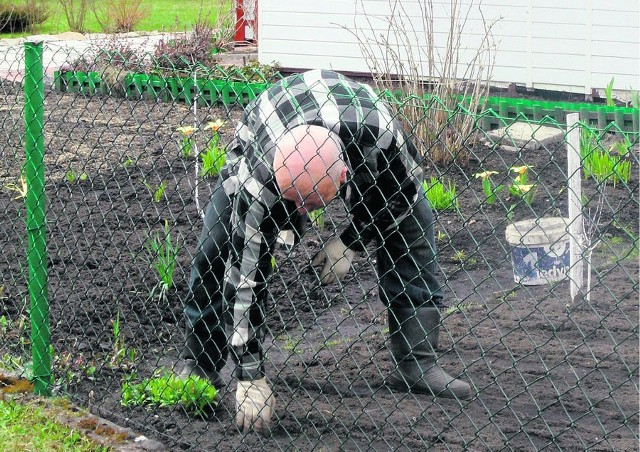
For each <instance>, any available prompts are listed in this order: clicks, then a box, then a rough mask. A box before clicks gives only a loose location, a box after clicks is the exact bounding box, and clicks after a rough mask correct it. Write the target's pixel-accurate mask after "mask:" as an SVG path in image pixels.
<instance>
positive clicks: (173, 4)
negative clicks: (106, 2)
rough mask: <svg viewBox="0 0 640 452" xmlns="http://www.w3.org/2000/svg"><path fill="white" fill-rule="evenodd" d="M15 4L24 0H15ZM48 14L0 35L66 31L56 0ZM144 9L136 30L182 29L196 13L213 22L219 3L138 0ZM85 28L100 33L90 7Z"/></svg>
mask: <svg viewBox="0 0 640 452" xmlns="http://www.w3.org/2000/svg"><path fill="white" fill-rule="evenodd" d="M222 2H223V4H224V5H225V6H224V7H223V12H224V14H226V11H229V10H230V8H231V0H222ZM16 3H18V4H21V3H24V0H17V2H16ZM45 3H46V4H47V6H48V8H49V18H48V19H47V20H46V21H45V22H44V23H43V24H41V25H39V26H38V27H37V28H36V29H35V30H32V31H30V32H27V33H14V34H0V38H7V37H22V36H29V35H32V34H58V33H64V32H66V31H69V26H68V25H67V20H66V17H65V15H64V11H63V9H62V6H61V5H60V2H59V1H58V0H47V1H46V2H45ZM142 5H144V10H145V11H149V14H147V15H146V17H145V18H144V19H142V21H141V22H140V23H139V24H138V26H137V27H136V31H156V30H157V31H184V30H185V29H190V28H191V27H192V25H193V24H194V23H195V22H196V21H197V20H198V18H199V17H203V18H206V17H209V19H210V21H211V23H212V24H215V20H216V17H217V15H218V11H219V10H221V8H220V6H219V5H220V3H219V2H218V1H216V0H214V1H209V2H205V1H203V0H183V1H175V0H142ZM85 28H86V32H87V33H102V29H101V28H100V25H99V24H98V21H97V20H96V18H95V15H94V14H93V12H92V11H91V10H90V11H88V12H87V17H86V22H85Z"/></svg>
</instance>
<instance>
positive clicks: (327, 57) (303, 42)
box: [258, 0, 640, 98]
mask: <svg viewBox="0 0 640 452" xmlns="http://www.w3.org/2000/svg"><path fill="white" fill-rule="evenodd" d="M428 3H431V4H433V18H434V20H433V29H434V33H433V36H434V38H433V42H434V43H435V47H436V48H437V49H439V51H440V52H444V47H445V45H446V39H447V35H448V30H449V23H450V18H451V13H450V10H451V8H450V3H451V2H450V1H446V0H431V1H430V2H429V1H428V0H319V1H318V0H315V1H311V0H259V2H258V30H259V35H258V55H259V60H260V62H261V63H263V64H269V63H272V62H277V63H279V64H280V65H282V66H283V67H285V68H292V69H296V70H302V69H312V68H331V69H334V70H337V71H343V72H351V73H370V72H371V69H370V66H369V65H368V64H367V60H366V59H365V58H364V57H363V53H362V45H361V44H362V42H363V41H364V42H366V40H367V39H369V38H368V36H374V35H377V36H379V35H380V33H385V32H387V31H388V30H385V28H387V27H386V25H385V24H388V23H389V19H390V18H395V20H396V21H398V22H400V21H401V22H402V25H403V26H405V25H407V28H406V29H407V30H410V33H409V34H410V35H411V36H412V37H413V39H412V44H411V52H418V53H416V54H414V56H413V58H414V60H416V59H417V60H420V59H421V58H422V57H421V56H420V55H419V53H420V49H424V48H425V45H424V44H425V42H424V40H425V39H426V38H425V32H424V24H423V17H424V16H425V14H424V13H423V12H422V11H421V10H422V8H424V7H425V4H428ZM459 3H463V5H462V8H461V13H460V16H463V17H466V18H467V20H466V23H465V24H464V28H463V32H462V33H461V36H462V41H461V42H462V48H463V49H466V50H464V51H463V53H462V59H461V61H460V63H461V64H460V65H459V71H458V74H462V73H463V72H464V69H465V67H467V66H468V62H469V60H470V59H471V58H472V56H473V55H475V54H476V53H477V49H478V47H479V44H480V41H481V38H482V37H483V36H484V35H485V33H484V31H483V30H484V28H483V23H488V22H491V21H497V22H496V23H495V25H494V27H493V29H492V36H493V38H494V41H495V44H496V49H497V50H496V53H495V66H494V70H493V74H492V84H493V85H494V86H502V87H504V86H507V85H509V84H512V83H513V84H516V86H523V87H527V88H531V89H544V90H553V91H564V92H572V93H584V94H585V95H586V96H589V95H591V94H592V92H593V91H592V90H594V89H595V90H598V91H599V93H600V95H603V91H604V88H605V87H606V86H607V84H609V82H610V81H611V79H612V78H615V81H614V89H615V91H614V93H615V94H617V95H618V96H617V97H621V98H625V97H626V98H628V97H629V94H630V90H632V89H633V90H640V75H639V74H640V0H606V1H605V0H520V1H513V0H484V1H480V0H461V1H460V2H459ZM483 18H484V21H483ZM390 39H391V38H390ZM405 48H406V46H405ZM459 77H461V75H459Z"/></svg>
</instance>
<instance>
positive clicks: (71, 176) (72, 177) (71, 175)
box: [64, 169, 89, 184]
mask: <svg viewBox="0 0 640 452" xmlns="http://www.w3.org/2000/svg"><path fill="white" fill-rule="evenodd" d="M88 177H89V176H87V173H80V174H77V173H76V172H75V171H74V170H73V169H69V170H68V171H67V172H66V173H65V175H64V178H65V180H66V181H67V182H68V183H69V184H73V183H75V182H77V181H85V180H87V178H88Z"/></svg>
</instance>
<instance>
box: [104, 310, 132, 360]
mask: <svg viewBox="0 0 640 452" xmlns="http://www.w3.org/2000/svg"><path fill="white" fill-rule="evenodd" d="M111 323H112V324H113V327H112V328H113V329H112V333H113V348H112V350H111V356H110V358H109V366H110V367H111V368H113V369H122V368H124V369H126V368H128V367H130V366H131V365H133V363H134V362H135V359H136V351H135V349H134V348H131V347H127V344H126V343H125V340H124V335H123V334H122V325H121V324H120V310H119V309H118V311H117V313H116V318H115V319H114V320H112V322H111Z"/></svg>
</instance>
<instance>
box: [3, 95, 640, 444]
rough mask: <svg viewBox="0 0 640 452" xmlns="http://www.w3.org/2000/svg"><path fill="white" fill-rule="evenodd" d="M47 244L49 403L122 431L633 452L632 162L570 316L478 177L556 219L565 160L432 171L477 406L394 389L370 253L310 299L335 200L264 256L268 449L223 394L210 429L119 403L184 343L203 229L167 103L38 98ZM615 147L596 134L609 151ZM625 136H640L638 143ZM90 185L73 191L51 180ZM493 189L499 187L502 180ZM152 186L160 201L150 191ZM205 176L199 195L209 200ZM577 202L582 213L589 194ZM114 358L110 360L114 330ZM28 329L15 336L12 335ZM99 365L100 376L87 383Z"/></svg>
mask: <svg viewBox="0 0 640 452" xmlns="http://www.w3.org/2000/svg"><path fill="white" fill-rule="evenodd" d="M1 88H2V90H3V91H2V92H3V93H4V97H5V99H6V101H5V102H3V106H2V107H1V108H0V124H1V125H2V134H0V146H1V147H2V149H4V150H3V161H2V162H1V164H0V178H1V179H2V186H3V187H4V186H5V185H6V184H8V183H15V182H16V181H17V179H18V176H19V172H20V167H21V165H22V164H23V163H24V159H23V151H22V148H21V140H22V130H23V127H24V126H23V120H22V119H21V118H20V114H21V104H20V103H18V98H19V97H20V92H19V90H18V89H17V88H16V87H15V86H11V85H8V84H4V85H2V86H1ZM46 104H47V105H46V113H45V115H46V124H45V130H46V137H45V142H46V171H47V183H46V192H47V201H46V202H47V214H48V218H47V221H48V223H47V234H48V270H49V299H50V305H51V306H50V315H51V333H52V341H53V348H54V351H55V359H54V372H55V385H56V390H57V391H59V392H61V393H66V394H69V395H71V397H72V399H73V400H74V401H77V402H79V403H81V404H83V405H84V406H89V407H90V409H91V410H92V411H93V412H95V413H99V414H101V415H102V416H104V417H106V418H108V419H109V420H111V421H113V422H116V423H118V424H120V425H126V426H129V427H132V428H134V429H136V430H138V431H140V432H142V433H144V434H145V435H146V436H149V437H151V438H155V439H157V440H159V441H161V442H163V443H164V444H166V445H167V447H169V448H171V449H175V448H185V449H186V448H193V449H194V450H233V449H242V450H245V449H246V450H262V449H267V450H274V449H287V450H289V449H295V450H310V449H327V450H342V449H346V450H360V449H372V450H386V449H407V450H423V449H425V448H427V447H432V448H434V449H436V450H441V449H443V450H444V449H451V450H462V449H470V450H498V449H512V450H537V449H542V448H547V447H549V448H554V449H559V450H584V449H587V448H591V449H594V450H612V449H615V450H637V446H638V241H637V240H638V239H637V235H638V230H637V226H638V224H637V223H638V158H637V150H638V148H637V141H636V147H635V150H634V152H633V155H632V156H631V160H632V163H633V169H632V180H631V181H630V182H629V184H627V185H625V184H618V185H617V186H616V187H609V188H608V189H607V191H606V198H605V199H606V203H605V205H604V206H605V209H604V213H603V215H602V217H601V219H600V222H599V225H598V236H599V237H601V238H602V240H603V241H602V243H601V244H600V245H599V247H598V248H596V251H595V253H594V258H593V261H594V270H593V280H592V287H591V292H590V300H589V301H588V300H586V298H585V299H582V300H578V301H576V302H572V301H571V300H570V296H569V283H568V281H562V282H558V283H553V284H547V285H541V286H522V285H519V284H516V283H515V282H514V277H513V271H512V267H511V260H510V246H509V245H508V244H507V243H506V240H505V227H506V226H507V224H508V223H509V221H508V219H507V213H506V212H507V209H508V208H509V206H510V205H512V204H514V202H515V201H514V200H513V199H508V195H507V192H506V190H505V191H504V192H502V193H501V195H500V198H501V201H500V202H497V203H495V204H492V205H487V204H486V203H483V195H482V191H481V186H480V181H479V180H478V179H476V178H474V177H473V174H475V173H477V172H479V171H482V170H495V171H499V172H500V176H499V177H503V178H504V177H506V176H507V175H508V168H510V167H511V166H517V165H523V164H527V165H530V166H532V167H533V168H532V170H531V171H532V174H531V175H530V179H533V180H535V182H536V183H537V184H538V185H539V186H538V192H537V195H536V198H535V201H534V203H533V205H532V206H531V207H529V206H526V205H523V204H522V203H521V204H520V205H518V206H517V207H516V208H515V210H514V211H513V219H514V220H521V219H527V218H533V217H535V216H539V217H543V216H544V217H548V216H566V215H567V201H566V198H567V196H566V185H567V182H566V179H567V177H566V172H567V171H566V151H565V148H564V146H562V145H557V146H555V147H552V148H546V149H538V150H535V151H530V150H524V151H521V152H513V151H506V150H500V149H494V148H493V147H490V146H487V145H484V144H477V145H476V146H475V147H474V148H473V155H472V158H471V160H470V161H469V163H468V164H467V165H466V166H464V167H460V166H458V165H448V166H446V167H439V166H434V165H428V166H427V174H428V175H442V176H443V177H444V179H445V180H447V181H449V180H450V181H452V182H453V183H455V184H456V187H457V192H458V200H459V203H460V205H459V211H455V210H444V211H440V212H438V213H437V232H438V246H439V248H440V250H439V261H440V274H439V277H440V279H441V281H442V282H443V283H444V284H445V285H446V299H445V302H446V304H447V306H448V308H447V309H445V310H444V311H443V317H444V320H443V328H442V330H441V343H440V352H441V360H440V364H441V365H442V366H443V367H444V368H445V369H446V370H447V371H449V372H450V373H453V374H455V375H457V376H459V377H460V378H462V379H464V380H466V381H468V382H470V383H471V384H472V386H473V388H474V389H475V391H476V392H477V397H476V398H474V399H473V400H471V401H469V402H458V401H456V400H448V399H442V398H437V399H436V398H434V397H432V396H429V395H413V394H406V393H395V392H392V391H391V390H389V389H388V388H387V387H386V386H385V385H384V380H385V377H386V376H387V375H388V373H389V372H390V370H391V364H390V362H389V357H388V352H387V350H386V344H385V340H386V329H385V328H386V313H385V308H384V306H383V305H382V303H381V302H380V300H379V297H378V293H377V287H376V281H377V276H376V270H375V253H374V252H373V251H374V249H373V248H370V249H369V252H368V253H365V254H363V255H360V256H359V257H358V259H357V262H356V266H355V267H356V268H355V270H356V271H355V272H354V273H352V274H350V276H349V278H348V279H347V280H346V281H345V282H344V283H343V284H342V285H331V286H328V287H321V286H319V285H318V282H317V278H316V276H315V275H314V274H313V273H312V272H309V271H307V270H306V265H307V263H308V261H309V258H310V257H311V256H312V255H313V254H314V253H315V252H316V251H317V250H318V249H319V247H320V245H321V243H322V241H323V240H325V239H326V238H327V237H329V236H330V234H331V233H332V232H333V230H334V227H333V225H335V226H337V228H338V229H340V228H341V227H342V226H341V225H342V224H344V222H345V213H344V209H343V207H342V206H341V205H339V202H334V203H333V204H332V206H331V208H330V209H329V212H328V213H327V214H326V215H325V222H326V227H325V229H324V230H322V231H317V230H315V229H310V231H309V232H308V233H307V234H306V235H305V237H304V238H303V241H302V243H301V244H300V246H298V247H296V248H294V249H293V250H292V251H291V252H287V251H286V250H285V249H284V248H282V249H279V250H278V251H277V254H276V261H277V267H278V270H279V271H277V272H276V273H275V274H274V277H273V280H272V284H271V286H270V287H271V290H270V298H269V313H268V329H269V335H268V337H267V340H266V343H265V346H266V347H267V352H268V358H269V364H268V369H267V372H268V377H269V378H270V380H271V381H272V383H273V388H274V390H275V392H276V394H277V400H278V405H277V420H276V422H275V428H274V430H273V432H272V435H271V436H270V437H268V438H263V437H259V436H257V435H256V434H253V433H249V434H243V433H241V432H239V431H238V430H237V428H236V427H235V424H234V408H235V407H234V398H233V392H234V390H235V383H234V382H233V380H232V379H231V371H232V369H231V367H232V365H231V364H229V365H228V366H227V368H226V369H225V371H224V375H225V376H226V377H227V380H228V381H229V385H228V388H227V389H226V390H225V391H223V392H224V396H223V400H222V407H221V408H220V409H219V410H218V411H217V412H216V414H215V416H213V417H212V418H211V419H206V420H205V419H201V418H194V417H190V416H188V415H187V414H186V413H185V412H184V410H182V409H181V408H162V409H159V408H158V409H146V408H124V407H122V406H121V405H120V390H121V385H122V381H123V379H124V378H125V377H128V376H131V375H132V374H134V375H135V377H136V378H138V379H141V378H146V377H149V376H151V375H152V374H153V372H154V371H156V370H158V369H162V368H164V369H169V370H170V369H172V368H173V365H174V363H175V361H176V358H177V355H178V352H179V348H180V345H181V343H182V341H183V330H182V325H181V310H182V301H183V299H184V297H185V295H186V292H187V282H188V274H189V262H190V259H191V257H192V253H193V250H194V247H195V244H196V239H197V236H198V234H199V232H200V228H201V218H200V216H199V213H198V209H197V205H196V202H195V201H194V198H195V197H194V189H195V187H196V185H195V183H194V176H193V174H194V171H193V164H194V163H193V161H188V160H184V159H181V158H180V157H179V152H178V145H177V135H176V133H175V128H176V127H178V126H180V125H185V124H191V123H192V122H193V111H192V110H189V109H188V108H187V107H185V106H182V105H170V104H164V103H151V102H144V101H140V102H129V101H124V100H117V99H107V98H103V97H98V96H96V97H90V98H88V97H83V96H78V95H74V94H64V95H62V94H57V93H53V92H48V93H47V97H46ZM239 114H240V108H239V107H235V108H232V109H226V108H224V107H216V108H213V109H205V108H202V107H201V108H200V109H199V110H198V112H197V116H198V118H200V120H201V121H203V122H206V121H208V120H212V119H216V118H224V119H227V118H228V123H227V125H226V126H225V127H223V129H222V135H223V137H222V140H223V141H227V140H229V138H230V136H231V134H232V131H233V125H234V124H235V121H236V120H237V118H238V116H239ZM607 139H611V138H607ZM635 140H637V137H636V138H635ZM69 170H72V171H73V173H74V174H76V175H78V176H79V175H80V174H82V173H86V175H87V177H86V179H85V178H84V177H83V178H80V177H77V178H76V180H74V181H73V182H71V181H70V180H69V178H68V177H66V176H65V175H67V174H69ZM498 180H499V179H498ZM162 181H165V182H166V183H167V187H166V191H165V194H164V196H163V197H162V199H161V200H160V202H154V200H153V199H152V194H151V192H150V190H149V189H148V188H147V186H146V185H145V184H147V185H148V186H150V187H157V186H158V185H159V184H160V183H161V182H162ZM214 183H215V180H214V179H211V180H206V181H204V182H203V181H200V182H199V184H198V188H199V199H200V203H201V205H202V204H203V203H204V202H205V200H206V198H207V196H208V193H209V190H210V187H211V186H213V184H214ZM584 192H585V196H586V198H587V199H590V200H591V201H590V203H591V204H590V205H593V206H595V205H596V200H597V199H598V198H597V196H596V193H597V191H596V184H595V183H594V182H593V180H588V181H586V182H585V184H584ZM14 198H15V193H14V192H11V191H9V190H7V189H2V190H0V212H2V216H1V218H0V250H2V253H1V257H0V269H1V274H2V289H3V291H2V292H0V295H1V296H2V297H4V298H3V299H2V304H1V305H0V318H1V317H4V318H5V319H7V320H8V326H4V327H3V326H0V332H2V333H3V334H2V336H1V337H2V339H0V355H4V354H6V353H11V354H12V355H14V356H20V355H21V356H24V357H27V356H28V354H29V347H28V343H29V331H28V329H25V326H24V322H22V323H21V319H22V320H24V319H25V318H26V316H27V315H28V306H27V303H28V302H27V300H28V297H27V291H26V272H27V269H26V263H25V262H26V257H25V256H26V238H25V231H24V224H25V210H24V205H23V203H22V202H21V201H20V200H16V199H14ZM165 220H167V221H168V222H169V225H170V227H171V235H172V238H173V239H174V240H178V242H179V244H180V253H179V258H178V265H177V267H176V273H175V287H174V289H173V290H172V291H171V292H170V294H169V298H168V300H167V302H161V301H158V300H157V299H155V298H152V297H150V293H151V291H152V289H153V287H154V285H155V284H156V281H157V279H156V276H155V274H154V271H153V269H152V268H151V266H150V264H149V262H148V252H147V250H146V244H147V243H148V240H149V237H150V236H153V235H154V234H156V233H159V232H161V231H162V228H163V226H164V222H165ZM118 318H119V320H120V323H121V335H120V338H119V339H120V340H121V341H123V343H124V344H125V345H126V349H127V350H130V351H132V352H131V353H126V355H127V356H128V357H129V358H127V359H125V360H122V359H118V358H117V357H114V342H115V338H114V333H113V324H114V321H115V320H116V319H118ZM27 325H28V322H27ZM92 366H95V367H96V369H95V372H94V371H93V369H92V368H91V367H92Z"/></svg>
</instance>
